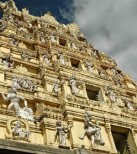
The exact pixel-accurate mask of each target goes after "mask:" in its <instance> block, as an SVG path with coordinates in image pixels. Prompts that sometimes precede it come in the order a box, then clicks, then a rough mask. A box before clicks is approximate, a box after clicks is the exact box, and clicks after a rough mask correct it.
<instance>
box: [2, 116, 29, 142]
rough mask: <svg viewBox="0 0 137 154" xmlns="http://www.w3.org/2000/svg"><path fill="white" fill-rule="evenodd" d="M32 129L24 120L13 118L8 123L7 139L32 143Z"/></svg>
mask: <svg viewBox="0 0 137 154" xmlns="http://www.w3.org/2000/svg"><path fill="white" fill-rule="evenodd" d="M30 134H31V133H30V129H29V125H28V123H27V122H26V121H25V120H23V119H17V118H12V119H10V120H8V122H7V129H6V134H5V136H6V138H8V139H13V140H23V141H27V142H30Z"/></svg>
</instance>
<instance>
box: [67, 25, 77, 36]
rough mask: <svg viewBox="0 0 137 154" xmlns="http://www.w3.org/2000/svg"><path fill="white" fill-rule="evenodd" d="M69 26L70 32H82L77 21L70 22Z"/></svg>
mask: <svg viewBox="0 0 137 154" xmlns="http://www.w3.org/2000/svg"><path fill="white" fill-rule="evenodd" d="M67 27H68V29H69V32H70V33H75V34H78V33H79V32H80V30H79V26H78V25H77V24H75V23H72V24H68V25H67Z"/></svg>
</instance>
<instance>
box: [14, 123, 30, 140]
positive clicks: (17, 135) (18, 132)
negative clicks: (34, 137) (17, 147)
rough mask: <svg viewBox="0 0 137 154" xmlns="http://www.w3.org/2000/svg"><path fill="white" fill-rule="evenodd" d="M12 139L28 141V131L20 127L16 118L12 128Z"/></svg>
mask: <svg viewBox="0 0 137 154" xmlns="http://www.w3.org/2000/svg"><path fill="white" fill-rule="evenodd" d="M12 135H13V139H18V140H25V141H29V136H30V131H28V130H26V129H24V128H22V126H21V122H20V121H19V120H18V121H17V122H16V124H15V127H14V128H13V129H12Z"/></svg>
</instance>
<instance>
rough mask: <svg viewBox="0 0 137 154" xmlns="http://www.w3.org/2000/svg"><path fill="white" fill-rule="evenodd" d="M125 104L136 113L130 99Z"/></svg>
mask: <svg viewBox="0 0 137 154" xmlns="http://www.w3.org/2000/svg"><path fill="white" fill-rule="evenodd" d="M125 104H126V106H127V108H128V109H129V110H130V111H135V109H134V108H133V106H132V105H131V102H130V101H129V100H128V99H125Z"/></svg>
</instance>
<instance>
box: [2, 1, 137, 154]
mask: <svg viewBox="0 0 137 154" xmlns="http://www.w3.org/2000/svg"><path fill="white" fill-rule="evenodd" d="M0 8H1V10H2V12H3V16H2V18H1V20H0V93H1V94H0V98H1V99H0V153H8V154H10V153H14V154H15V153H16V154H18V153H19V154H26V153H27V154H32V153H35V154H45V153H46V154H137V147H136V146H137V85H136V83H135V81H134V80H133V79H131V77H130V76H129V75H128V74H126V73H124V72H122V71H121V70H120V69H119V68H118V67H117V64H116V62H115V61H114V60H112V59H111V58H110V57H108V56H107V55H106V54H105V53H103V52H101V51H98V50H97V49H95V48H94V47H93V46H92V44H90V43H89V42H88V41H87V40H86V38H85V37H84V35H83V34H82V33H81V32H80V29H79V27H78V26H77V25H76V24H74V23H72V24H68V25H64V24H60V23H58V21H56V19H55V18H54V17H53V16H52V15H51V14H50V13H47V14H44V15H43V16H41V17H35V16H32V15H30V14H29V11H28V10H26V9H22V11H19V10H18V9H17V7H16V5H15V3H14V1H13V0H9V1H8V2H5V3H0Z"/></svg>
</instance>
